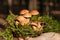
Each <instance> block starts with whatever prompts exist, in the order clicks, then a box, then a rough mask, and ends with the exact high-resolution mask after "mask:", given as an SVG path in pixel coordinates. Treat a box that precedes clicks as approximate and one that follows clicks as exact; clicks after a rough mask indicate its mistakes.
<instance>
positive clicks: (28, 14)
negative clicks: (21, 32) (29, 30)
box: [23, 13, 32, 17]
mask: <svg viewBox="0 0 60 40" xmlns="http://www.w3.org/2000/svg"><path fill="white" fill-rule="evenodd" d="M23 16H24V17H32V15H31V14H30V13H26V14H24V15H23Z"/></svg>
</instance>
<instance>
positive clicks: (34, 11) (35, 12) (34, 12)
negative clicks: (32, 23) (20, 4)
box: [30, 10, 39, 15]
mask: <svg viewBox="0 0 60 40" xmlns="http://www.w3.org/2000/svg"><path fill="white" fill-rule="evenodd" d="M30 13H31V15H38V14H39V12H38V11H37V10H32V11H31V12H30Z"/></svg>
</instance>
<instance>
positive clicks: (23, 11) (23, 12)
mask: <svg viewBox="0 0 60 40" xmlns="http://www.w3.org/2000/svg"><path fill="white" fill-rule="evenodd" d="M25 13H29V11H28V10H26V9H24V10H22V11H21V12H20V14H25Z"/></svg>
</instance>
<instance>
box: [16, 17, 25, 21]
mask: <svg viewBox="0 0 60 40" xmlns="http://www.w3.org/2000/svg"><path fill="white" fill-rule="evenodd" d="M17 20H18V21H19V22H21V21H23V20H25V18H24V17H23V16H18V17H17Z"/></svg>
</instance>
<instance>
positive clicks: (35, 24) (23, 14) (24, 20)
mask: <svg viewBox="0 0 60 40" xmlns="http://www.w3.org/2000/svg"><path fill="white" fill-rule="evenodd" d="M19 14H20V15H19V16H17V18H16V19H17V21H16V22H15V25H18V24H21V25H22V26H24V25H25V24H28V25H30V26H32V28H33V29H34V30H35V31H38V30H39V31H41V30H42V29H43V27H42V25H41V22H40V21H39V20H37V21H31V20H30V18H32V16H35V15H39V12H38V11H37V10H32V11H31V12H29V11H28V10H26V9H24V10H22V11H20V13H19ZM38 19H39V18H38Z"/></svg>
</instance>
